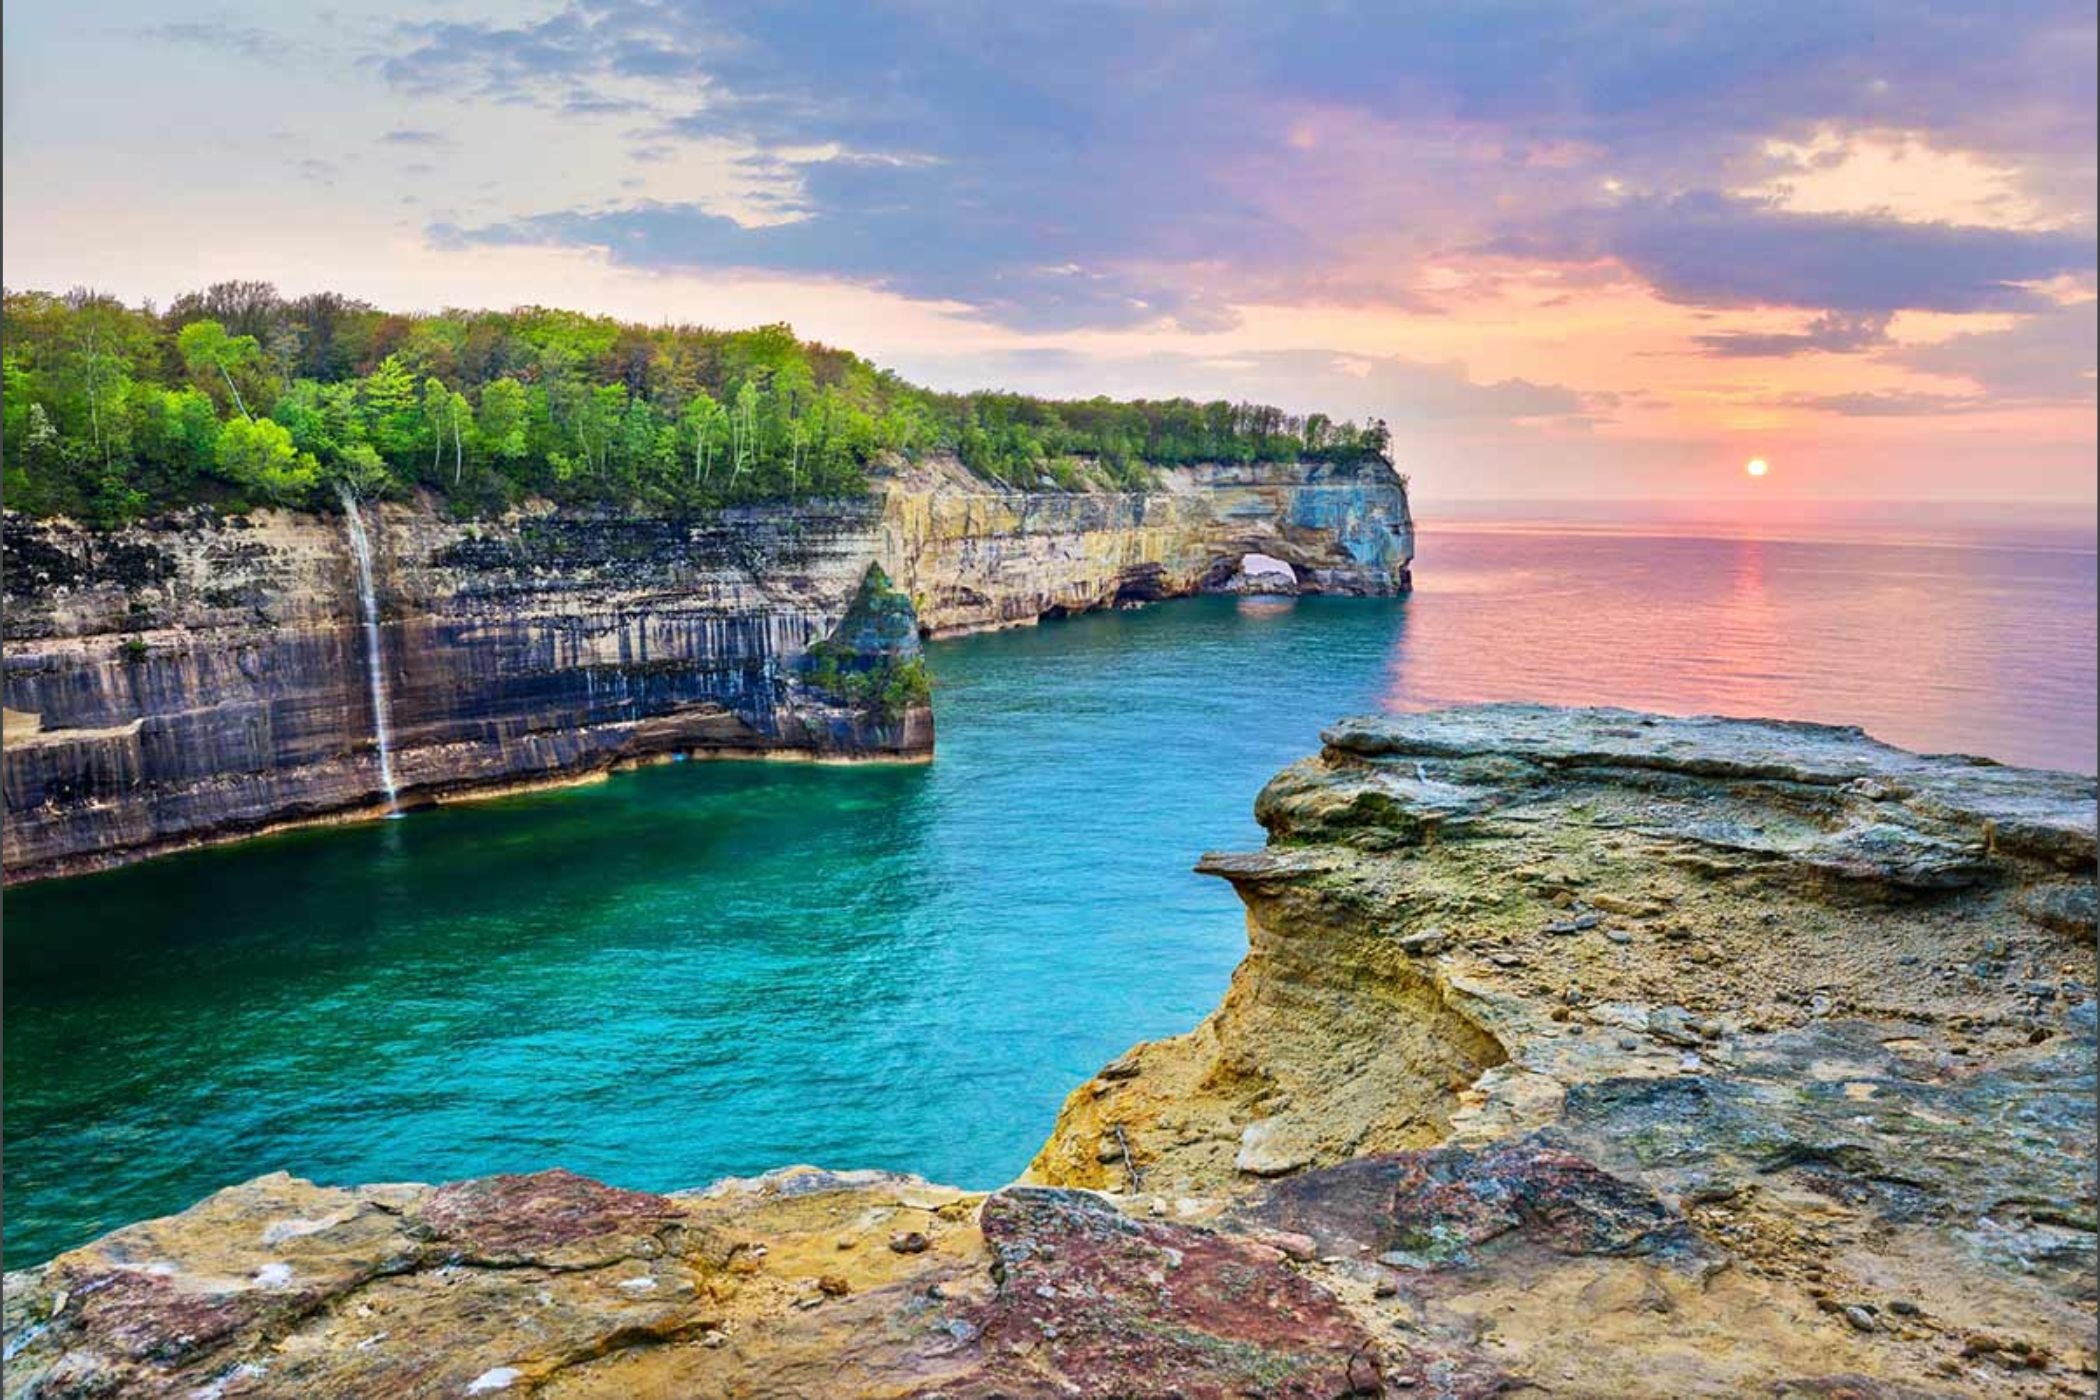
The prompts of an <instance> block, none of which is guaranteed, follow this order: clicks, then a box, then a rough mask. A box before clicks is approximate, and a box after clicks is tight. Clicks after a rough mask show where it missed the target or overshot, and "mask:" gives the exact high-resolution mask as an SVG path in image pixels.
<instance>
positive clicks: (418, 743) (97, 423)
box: [4, 284, 1413, 879]
mask: <svg viewBox="0 0 2100 1400" xmlns="http://www.w3.org/2000/svg"><path fill="white" fill-rule="evenodd" d="M5 331H6V344H5V355H6V376H7V377H6V395H5V411H6V424H7V434H6V452H7V456H6V481H5V485H6V495H7V506H8V512H7V515H6V519H5V539H4V544H5V586H6V593H7V599H6V601H7V605H8V606H7V635H6V670H5V695H4V701H5V721H6V744H5V799H6V811H7V818H8V821H7V828H6V845H5V860H6V869H7V876H8V878H9V879H22V878H33V877H35V876H38V875H43V874H52V873H59V872H62V871H67V870H75V869H83V868H91V867H94V866H98V865H105V864H110V863H115V862H119V861H123V860H127V859H131V858H135V857H137V856H140V855H145V854H150V853H152V852H155V851H159V850H165V849H170V848H174V847H179V846H183V845H189V844H194V843H196V842H199V841H204V840H211V839H217V838H220V837H224V836H228V835H236V834H241V833H245V832H251V831H256V830H261V829H266V828H269V827H271V826H275V825H281V824H284V823H287V822H296V821H305V820H313V819H319V818H327V817H331V816H335V815H353V814H358V813H364V812H371V811H376V810H381V809H383V808H384V807H385V806H387V805H389V804H391V803H396V802H401V803H415V802H420V801H428V800H434V799H439V798H443V797H446V796H449V795H453V794H458V793H463V792H477V791H490V790H501V789H503V788H507V787H514V786H517V785H521V784H530V783H536V782H544V781H549V780H555V779H560V778H564V777H568V776H573V775H576V774H579V773H586V772H590V771H594V770H599V769H603V768H606V767H610V766H615V765H618V764H624V763H630V762H636V761H642V760H646V759H648V758H650V757H653V756H658V755H667V754H674V753H724V752H727V753H783V752H791V753H799V754H809V755H815V756H828V757H890V758H919V757H924V756H926V755H928V754H930V753H931V751H932V746H933V720H932V711H931V706H930V696H931V686H930V682H929V678H928V676H927V674H926V669H925V665H924V662H923V659H922V657H921V655H920V647H919V643H920V638H921V636H922V635H927V634H933V633H939V632H944V631H956V630H964V629H970V628H978V627H992V626H1006V625H1013V624H1017V623H1026V622H1032V621H1034V620H1035V619H1037V618H1039V617H1042V616H1045V615H1054V614H1058V613H1065V612H1077V611H1083V610H1086V609H1088V608H1094V607H1101V606H1109V605H1114V604H1118V603H1130V602H1138V601H1150V600H1154V599H1159V598H1165V597H1171V596H1174V595H1177V594H1185V593H1190V592H1196V591H1202V590H1206V589H1231V588H1235V587H1241V586H1246V585H1247V578H1246V576H1245V575H1244V573H1243V572H1242V571H1241V569H1240V567H1239V566H1240V561H1241V560H1243V559H1244V558H1245V557H1246V556H1247V555H1249V554H1251V553H1257V552H1258V553H1261V554H1264V555H1268V556H1271V557H1273V558H1276V559H1279V560H1281V561H1283V562H1284V563H1285V564H1286V565H1288V566H1289V567H1290V570H1291V572H1292V574H1293V575H1294V577H1295V580H1296V586H1297V587H1300V588H1302V589H1305V590H1308V591H1329V592H1352V593H1385V592H1395V591H1399V590H1400V589H1402V588H1404V587H1405V586H1406V582H1407V565H1408V563H1409V560H1410V558H1411V556H1412V552H1413V538H1412V526H1411V523H1410V519H1409V515H1408V508H1407V499H1406V492H1405V485H1404V482H1403V480H1402V478H1401V477H1400V476H1399V475H1398V474H1397V473H1395V472H1394V470H1393V468H1392V466H1391V464H1390V462H1389V461H1388V459H1387V457H1386V448H1385V435H1384V428H1383V426H1382V425H1379V424H1375V423H1374V424H1373V425H1371V426H1370V427H1369V428H1357V427H1355V426H1353V425H1349V424H1342V425H1340V426H1334V425H1331V424H1329V423H1328V422H1327V420H1325V419H1322V418H1320V417H1318V416H1314V417H1311V418H1305V419H1298V418H1292V417H1288V416H1286V415H1284V414H1282V413H1281V412H1279V411H1277V410H1274V409H1268V408H1262V407H1258V406H1252V405H1233V404H1223V403H1219V404H1209V405H1203V404H1195V403H1191V402H1186V401H1174V402H1164V403H1112V402H1109V401H1107V400H1091V401H1087V402H1083V403H1060V402H1049V401H1044V400H1038V399H1030V398H1024V397H1021V396H1016V395H1006V394H970V395H941V394H934V393H931V392H928V391H926V390H922V389H918V388H916V387H914V386H911V385H908V384H905V383H904V382H903V381H901V380H898V379H897V378H895V377H894V376H892V375H889V374H887V373H884V372H882V371H878V370H876V369H874V368H873V367H871V366H869V365H868V364H867V363H866V362H864V361H862V360H860V359H859V358H857V357H855V356H852V355H850V354H847V353H845V352H842V351H834V350H830V349H827V348H825V347H822V346H815V345H810V344H806V343H803V342H800V341H797V340H796V339H795V338H794V337H793V335H792V334H791V333H790V332H788V331H787V330H786V329H785V328H784V327H769V328H764V329H761V330H757V331H747V332H734V333H724V332H715V331H705V330H696V329H689V328H683V329H660V328H646V327H638V326H629V325H621V324H619V323H616V322H612V321H608V320H603V319H597V318H590V317H584V316H579V315H574V314H571V313H565V312H550V311H543V310H527V311H519V312H514V313H507V314H500V315H499V314H493V313H447V314H444V315H440V316H422V317H405V316H392V315H386V314H383V313H381V312H378V311H376V310H373V309H372V308H369V307H365V306H362V305H360V304H357V303H352V302H348V301H345V300H343V299H341V298H335V297H328V296H319V297H308V298H304V299H301V300H299V301H290V302H288V301H284V300H282V299H280V298H278V297H276V296H275V294H274V293H272V292H271V291H270V290H269V289H268V288H266V287H261V286H257V285H252V284H226V285H222V286H219V287H214V288H212V289H211V290H210V291H208V292H206V293H203V294H201V295H198V296H195V297H185V298H183V299H181V300H180V301H178V302H177V303H176V304H175V306H174V307H173V308H171V309H170V310H169V312H167V313H166V314H164V315H156V314H153V313H152V312H151V311H150V310H146V309H141V310H134V309H129V308H125V307H122V306H119V305H117V304H116V303H114V302H111V301H108V300H106V299H101V298H96V297H92V296H86V295H81V294H76V295H73V296H70V297H51V296H47V295H44V294H41V293H19V294H18V293H10V294H9V295H8V297H7V300H6V323H5ZM404 384H405V385H407V386H409V388H410V389H412V390H413V392H404V390H403V386H404ZM353 525H355V526H356V527H358V528H356V529H353V528H352V526H353ZM360 534H362V536H363V539H364V547H365V554H366V556H367V557H366V559H365V560H364V564H365V567H364V568H362V569H361V568H360V561H359V559H358V544H359V535H360ZM1264 577H1265V579H1271V578H1273V577H1274V575H1265V576H1264ZM367 578H369V581H370V582H369V587H367V586H366V583H365V580H366V579H367ZM1264 586H1273V585H1272V584H1268V583H1265V584H1264ZM368 624H369V625H368ZM382 746H384V752H382Z"/></svg>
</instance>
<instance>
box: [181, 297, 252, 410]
mask: <svg viewBox="0 0 2100 1400" xmlns="http://www.w3.org/2000/svg"><path fill="white" fill-rule="evenodd" d="M175 347H176V349H177V350H178V351H179V352H180V353H181V355H182V362H183V363H184V364H185V365H187V366H189V371H190V373H191V374H193V375H197V376H200V377H202V378H205V379H211V378H214V377H216V378H217V379H218V380H220V381H222V382H223V383H224V384H225V385H226V392H227V393H229V394H231V395H232V396H233V406H234V407H235V408H237V409H239V410H240V414H241V417H243V418H249V419H252V418H253V417H254V416H255V415H254V414H252V413H250V412H249V411H248V404H247V401H246V400H245V399H243V398H242V397H241V390H240V386H239V385H238V384H236V383H235V382H234V375H235V373H236V372H239V373H242V374H244V375H245V374H247V373H251V372H253V370H254V369H255V368H256V366H258V365H259V364H260V363H261V362H262V345H261V343H260V342H259V341H257V340H256V338H255V337H254V336H252V335H228V334H227V333H226V328H225V327H224V326H222V325H220V324H219V323H218V322H217V321H192V322H190V323H189V324H188V325H186V326H184V327H183V328H182V331H181V333H180V334H179V335H177V336H176V337H175Z"/></svg>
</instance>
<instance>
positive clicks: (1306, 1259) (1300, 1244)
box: [1261, 1230, 1320, 1264]
mask: <svg viewBox="0 0 2100 1400" xmlns="http://www.w3.org/2000/svg"><path fill="white" fill-rule="evenodd" d="M1261 1241H1262V1243H1263V1244H1266V1245H1269V1246H1270V1247H1271V1248H1273V1249H1275V1250H1276V1251H1277V1252H1278V1253H1280V1254H1282V1255H1283V1256H1284V1258H1286V1259H1295V1260H1297V1261H1298V1262H1299V1263H1301V1264H1310V1263H1311V1262H1312V1261H1313V1259H1314V1258H1315V1257H1316V1256H1317V1255H1318V1254H1319V1252H1320V1246H1319V1244H1318V1243H1317V1242H1316V1241H1315V1240H1314V1239H1313V1237H1312V1236H1311V1235H1301V1234H1299V1233H1298V1232H1296V1231H1295V1230H1269V1231H1265V1232H1264V1233H1263V1234H1262V1236H1261Z"/></svg>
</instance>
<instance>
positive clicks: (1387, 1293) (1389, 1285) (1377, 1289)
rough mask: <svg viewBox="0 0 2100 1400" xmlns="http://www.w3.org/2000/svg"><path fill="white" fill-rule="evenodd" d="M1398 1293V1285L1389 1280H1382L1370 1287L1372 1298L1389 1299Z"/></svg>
mask: <svg viewBox="0 0 2100 1400" xmlns="http://www.w3.org/2000/svg"><path fill="white" fill-rule="evenodd" d="M1399 1291H1400V1285H1399V1284H1397V1283H1395V1282H1393V1281H1392V1280H1391V1279H1389V1278H1382V1279H1380V1280H1378V1282H1376V1283H1374V1284H1372V1285H1371V1296H1372V1297H1373V1298H1390V1297H1392V1296H1393V1295H1394V1294H1396V1293H1398V1292H1399Z"/></svg>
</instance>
